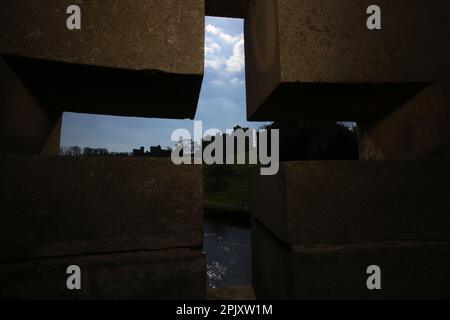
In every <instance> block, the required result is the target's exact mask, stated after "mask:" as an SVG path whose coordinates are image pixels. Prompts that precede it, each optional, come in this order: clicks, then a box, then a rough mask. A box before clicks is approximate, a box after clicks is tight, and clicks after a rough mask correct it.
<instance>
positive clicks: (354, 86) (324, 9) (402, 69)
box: [245, 0, 450, 121]
mask: <svg viewBox="0 0 450 320" xmlns="http://www.w3.org/2000/svg"><path fill="white" fill-rule="evenodd" d="M372 4H373V3H372V1H370V0H344V1H329V0H258V1H250V2H249V6H248V9H247V18H246V21H245V36H246V48H245V49H246V50H245V51H246V62H247V63H246V74H247V106H248V118H249V119H251V120H282V119H292V118H297V119H301V120H312V119H322V120H323V119H324V118H327V119H331V120H342V121H349V120H354V121H356V120H364V119H371V118H374V117H378V116H380V115H382V114H385V113H387V112H389V111H392V110H394V109H395V108H396V107H398V106H400V105H402V104H403V103H404V102H405V101H407V100H408V99H410V98H411V97H413V96H414V95H415V94H417V93H418V92H420V90H422V89H423V88H424V87H425V86H426V84H427V83H429V82H432V81H437V80H444V79H448V77H449V71H450V61H449V60H448V59H447V57H448V56H449V55H450V43H449V42H448V41H445V40H443V39H448V38H450V24H449V22H448V17H447V12H448V11H449V10H450V3H449V2H448V1H446V0H437V1H433V3H432V4H430V3H429V1H427V0H412V1H411V0H399V1H389V0H380V1H378V2H377V5H379V6H380V7H381V9H382V30H377V31H370V30H368V29H367V27H366V20H367V18H368V15H367V14H366V10H367V8H368V6H369V5H372Z"/></svg>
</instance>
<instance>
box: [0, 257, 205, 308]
mask: <svg viewBox="0 0 450 320" xmlns="http://www.w3.org/2000/svg"><path fill="white" fill-rule="evenodd" d="M71 265H77V266H79V267H80V270H81V290H68V289H67V285H66V281H67V278H68V277H69V276H70V275H69V274H67V268H68V267H69V266H71ZM205 286H206V285H205V260H204V256H203V254H202V253H201V252H200V251H197V250H188V249H173V250H161V251H154V252H130V253H120V254H105V255H92V256H73V257H61V258H51V259H37V260H33V261H26V262H16V263H6V264H5V263H0V298H1V299H61V300H94V299H95V300H99V299H101V300H103V299H108V300H110V299H151V300H162V299H164V300H166V299H167V300H179V299H183V300H190V299H205V295H206V293H205V291H206V289H205Z"/></svg>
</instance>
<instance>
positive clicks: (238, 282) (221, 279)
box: [203, 217, 252, 288]
mask: <svg viewBox="0 0 450 320" xmlns="http://www.w3.org/2000/svg"><path fill="white" fill-rule="evenodd" d="M204 232H205V239H204V248H203V249H204V251H205V252H206V262H207V266H206V270H207V282H208V288H224V287H230V286H233V287H234V286H243V285H250V284H251V282H252V280H251V279H252V275H251V251H250V243H251V242H250V241H251V234H250V228H249V227H248V225H246V224H245V223H244V224H242V223H238V224H236V223H230V222H227V221H223V220H222V221H219V220H217V219H212V218H208V217H207V218H206V219H205V224H204Z"/></svg>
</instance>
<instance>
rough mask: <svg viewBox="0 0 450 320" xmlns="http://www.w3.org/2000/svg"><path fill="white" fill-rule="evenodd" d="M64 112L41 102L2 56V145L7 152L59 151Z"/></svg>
mask: <svg viewBox="0 0 450 320" xmlns="http://www.w3.org/2000/svg"><path fill="white" fill-rule="evenodd" d="M60 120H61V112H51V111H49V110H46V109H45V108H43V107H42V106H41V105H39V104H38V103H37V102H36V101H35V99H34V98H33V97H32V96H31V94H30V93H29V92H28V90H27V89H26V88H25V86H24V85H23V83H22V82H21V81H20V79H19V78H18V77H17V76H16V75H15V74H14V72H13V71H12V70H11V68H9V67H8V65H7V64H6V63H5V62H4V61H3V59H2V58H0V147H1V152H3V153H23V154H40V153H42V152H43V153H46V154H53V155H56V154H57V150H58V149H59V137H60V130H61V126H60Z"/></svg>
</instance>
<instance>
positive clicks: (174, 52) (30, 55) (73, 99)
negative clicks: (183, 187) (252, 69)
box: [0, 0, 204, 118]
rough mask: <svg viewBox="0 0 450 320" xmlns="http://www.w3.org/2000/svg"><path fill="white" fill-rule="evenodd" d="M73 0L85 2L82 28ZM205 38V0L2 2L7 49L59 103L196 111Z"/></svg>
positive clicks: (100, 109) (46, 96)
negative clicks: (71, 10) (71, 20)
mask: <svg viewBox="0 0 450 320" xmlns="http://www.w3.org/2000/svg"><path fill="white" fill-rule="evenodd" d="M69 5H79V6H80V8H81V30H68V29H67V27H66V20H67V18H68V17H69V15H68V14H66V9H67V7H68V6H69ZM203 46H204V1H203V0H167V1H160V0H147V1H133V0H126V1H124V0H101V1H100V0H93V1H82V0H75V1H72V0H51V1H46V2H45V4H43V3H42V2H41V1H35V0H24V1H14V0H5V1H2V3H1V4H0V53H1V54H2V55H4V57H5V59H6V61H7V62H8V64H10V65H11V66H12V67H13V69H14V70H15V71H16V72H17V73H18V74H19V76H20V77H21V78H22V79H23V80H24V82H25V83H26V85H27V86H28V87H29V88H30V90H31V91H32V92H33V94H34V95H35V96H36V98H38V100H39V101H40V102H41V104H43V105H45V106H46V107H51V108H54V109H63V110H64V111H74V112H88V113H101V114H113V115H124V116H146V117H167V118H193V117H194V115H195V110H196V107H197V101H198V95H199V92H200V87H201V82H202V77H203V64H204V61H203V60H204V51H203ZM173 92H177V94H176V95H174V94H173Z"/></svg>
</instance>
